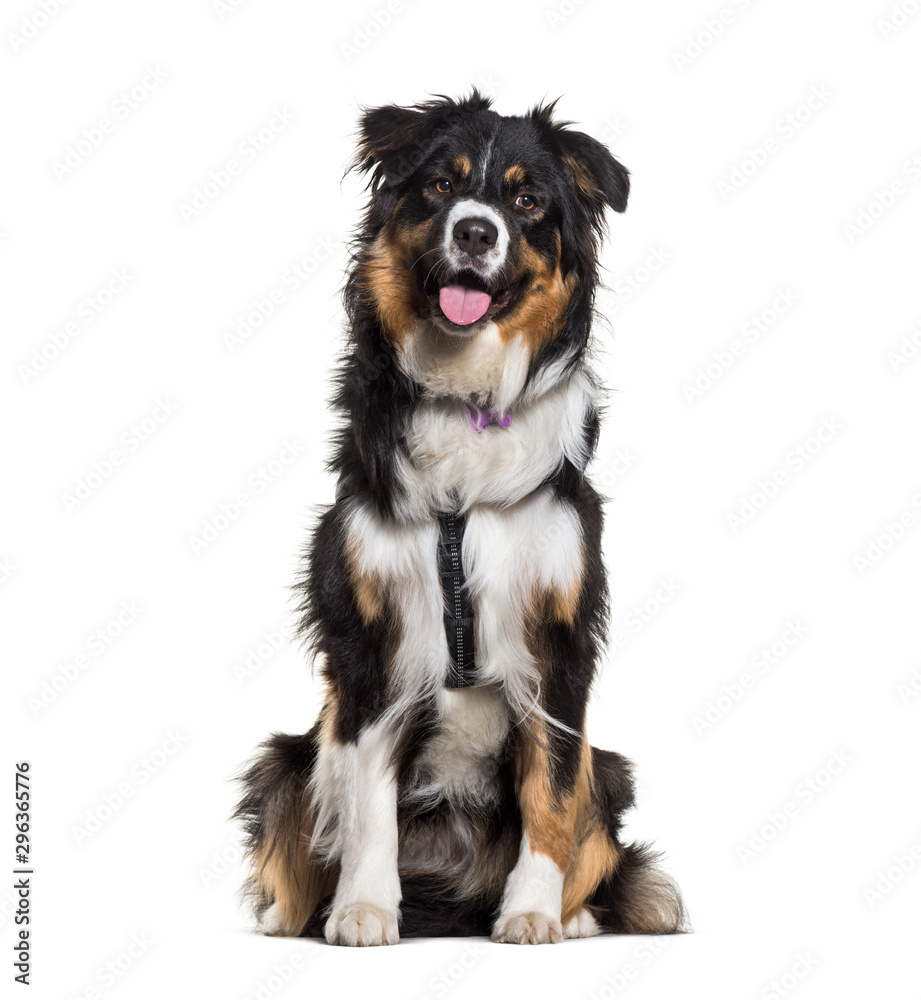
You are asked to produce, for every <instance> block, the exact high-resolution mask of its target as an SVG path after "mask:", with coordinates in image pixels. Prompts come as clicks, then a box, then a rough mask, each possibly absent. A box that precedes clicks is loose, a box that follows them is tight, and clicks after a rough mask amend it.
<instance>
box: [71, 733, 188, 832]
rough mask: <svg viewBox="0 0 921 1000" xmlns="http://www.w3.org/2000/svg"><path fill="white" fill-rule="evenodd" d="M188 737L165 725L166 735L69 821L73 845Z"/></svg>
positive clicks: (95, 829) (104, 819)
mask: <svg viewBox="0 0 921 1000" xmlns="http://www.w3.org/2000/svg"><path fill="white" fill-rule="evenodd" d="M190 739H191V737H189V736H185V735H183V734H182V733H181V732H179V730H178V729H168V730H167V731H166V738H165V739H163V740H161V741H160V743H159V744H158V746H157V747H156V748H155V749H154V750H153V751H151V752H150V753H149V754H147V755H145V756H144V757H141V758H139V759H138V760H137V761H135V763H134V764H132V765H131V768H130V770H129V772H128V777H127V778H126V779H125V780H124V781H121V782H119V783H118V785H117V786H116V787H115V788H114V789H112V790H111V791H108V792H105V793H104V794H103V796H102V801H101V802H99V803H98V804H97V805H96V806H94V807H92V808H90V809H87V810H86V814H85V815H84V817H83V820H82V823H81V824H79V825H78V824H76V823H74V824H72V825H71V828H70V834H71V836H72V837H73V838H74V843H75V844H76V845H77V847H83V846H84V845H85V844H86V843H87V841H89V840H90V839H91V838H92V837H94V836H96V834H97V833H99V831H100V830H102V828H103V827H104V826H106V825H107V824H108V823H110V822H111V821H112V820H113V819H114V818H115V816H116V815H117V814H118V813H120V812H121V810H122V809H124V808H125V806H126V805H127V804H128V803H129V802H130V801H131V800H132V799H133V798H134V797H135V795H136V794H137V793H138V792H139V791H140V790H141V789H142V788H144V787H145V786H146V785H147V784H148V782H149V781H150V780H151V778H153V777H155V776H156V775H157V774H159V772H160V771H161V770H162V769H163V768H164V767H166V765H167V764H168V763H169V762H170V761H171V760H172V759H173V758H174V757H175V756H176V754H178V753H179V751H180V750H181V749H182V748H183V747H184V746H185V745H186V744H187V743H188V742H189V740H190Z"/></svg>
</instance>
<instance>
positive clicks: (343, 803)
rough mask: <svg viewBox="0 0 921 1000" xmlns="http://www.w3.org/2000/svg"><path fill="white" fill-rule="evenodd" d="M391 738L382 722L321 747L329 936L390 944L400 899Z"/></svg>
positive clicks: (394, 936)
mask: <svg viewBox="0 0 921 1000" xmlns="http://www.w3.org/2000/svg"><path fill="white" fill-rule="evenodd" d="M391 751H392V739H391V734H390V733H389V731H388V729H387V728H386V727H385V726H384V724H382V723H377V724H375V725H371V726H369V727H366V728H363V729H362V731H361V732H360V733H359V735H358V738H357V740H355V742H354V743H351V742H338V741H334V742H333V743H331V744H329V745H327V746H326V747H324V749H323V751H321V758H323V759H322V765H321V767H322V769H323V771H325V775H324V777H325V779H326V780H325V781H324V784H325V785H326V788H325V791H326V795H327V796H329V797H331V798H332V799H333V800H334V802H335V807H334V808H335V810H336V854H337V855H338V858H339V880H338V883H337V886H336V892H335V896H334V897H333V903H332V910H331V912H330V916H329V919H328V920H327V922H326V927H325V934H326V940H327V941H328V942H329V943H330V944H344V945H376V944H396V943H397V941H399V938H400V935H399V930H398V926H397V921H398V919H399V910H398V907H399V903H400V878H399V873H398V871H397V794H396V788H397V784H396V776H395V774H394V769H393V766H392V764H391V763H390V756H391Z"/></svg>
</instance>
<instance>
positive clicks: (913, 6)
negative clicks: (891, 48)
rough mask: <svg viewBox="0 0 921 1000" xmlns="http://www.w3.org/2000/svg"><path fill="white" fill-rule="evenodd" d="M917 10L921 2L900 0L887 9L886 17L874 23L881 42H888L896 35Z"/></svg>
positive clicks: (919, 0)
mask: <svg viewBox="0 0 921 1000" xmlns="http://www.w3.org/2000/svg"><path fill="white" fill-rule="evenodd" d="M919 10H921V0H900V2H899V3H894V4H893V5H892V6H891V7H890V8H889V13H888V15H887V16H886V17H881V18H880V19H879V20H878V21H877V22H876V27H877V29H878V31H879V34H880V37H881V38H882V40H883V41H884V42H888V41H889V39H890V38H892V36H893V35H897V34H898V33H899V32H900V31H901V30H902V28H904V27H905V25H906V24H908V22H909V21H910V20H911V19H912V18H913V17H914V16H915V15H916V14H917V13H918V11H919Z"/></svg>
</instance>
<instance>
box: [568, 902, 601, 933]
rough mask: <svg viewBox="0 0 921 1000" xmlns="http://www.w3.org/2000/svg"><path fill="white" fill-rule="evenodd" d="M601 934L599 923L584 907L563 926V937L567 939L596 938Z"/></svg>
mask: <svg viewBox="0 0 921 1000" xmlns="http://www.w3.org/2000/svg"><path fill="white" fill-rule="evenodd" d="M600 933H601V928H600V927H599V926H598V923H597V921H596V920H595V918H594V917H593V916H592V915H591V913H589V912H588V910H586V909H585V907H584V906H583V907H582V909H581V910H579V912H578V913H576V914H574V915H573V916H571V917H570V918H569V920H567V921H566V923H565V924H563V937H567V938H585V937H594V936H595V935H596V934H600Z"/></svg>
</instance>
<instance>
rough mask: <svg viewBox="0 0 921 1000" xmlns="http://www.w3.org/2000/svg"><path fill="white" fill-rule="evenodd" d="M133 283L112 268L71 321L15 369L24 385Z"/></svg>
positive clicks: (128, 275)
mask: <svg viewBox="0 0 921 1000" xmlns="http://www.w3.org/2000/svg"><path fill="white" fill-rule="evenodd" d="M132 281H134V275H133V274H131V273H130V272H129V271H128V269H127V268H125V267H116V268H112V270H111V271H110V272H109V277H108V278H107V279H106V281H105V283H104V284H103V285H102V286H101V287H100V288H98V289H96V290H95V291H92V292H90V293H89V295H86V296H84V297H83V298H82V299H81V300H80V301H79V302H78V303H77V307H76V309H75V310H74V317H75V318H74V319H71V320H68V321H67V322H66V323H65V324H64V325H63V326H62V327H60V328H59V329H57V330H55V331H54V332H53V333H52V334H50V335H49V336H48V337H47V338H46V339H45V341H44V342H43V343H42V344H41V345H40V346H38V347H36V348H34V349H33V351H32V356H31V358H30V359H29V360H28V361H27V362H26V361H23V362H21V363H20V364H19V365H17V366H16V374H17V375H18V376H19V378H20V380H21V382H22V384H23V385H29V384H30V383H31V382H34V381H35V379H36V378H38V376H39V375H41V374H42V372H45V371H47V370H48V368H49V367H50V366H51V365H52V364H53V363H54V362H55V361H57V359H58V358H59V357H60V356H61V355H62V354H63V353H64V351H66V350H67V348H68V347H70V345H71V344H72V343H73V341H74V340H76V338H77V337H79V336H80V334H82V333H83V331H84V330H86V329H87V327H89V326H90V325H92V323H93V322H94V321H95V320H96V319H97V318H98V317H99V316H100V315H101V314H102V313H104V312H105V311H106V310H107V309H108V308H109V307H110V306H111V305H112V303H113V302H114V301H115V300H116V299H117V298H118V297H119V296H120V295H121V294H122V293H123V292H124V291H125V289H126V288H127V287H128V286H129V285H130V284H131V282H132Z"/></svg>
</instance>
